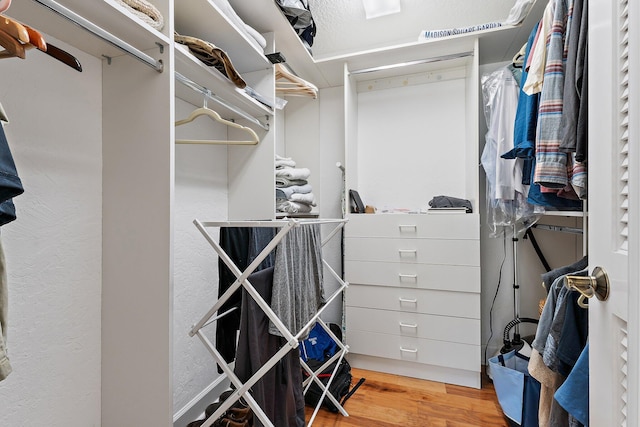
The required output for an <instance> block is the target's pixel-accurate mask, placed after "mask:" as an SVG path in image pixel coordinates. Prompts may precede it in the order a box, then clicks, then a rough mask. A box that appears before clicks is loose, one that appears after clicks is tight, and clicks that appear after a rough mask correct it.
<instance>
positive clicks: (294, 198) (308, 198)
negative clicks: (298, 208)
mask: <svg viewBox="0 0 640 427" xmlns="http://www.w3.org/2000/svg"><path fill="white" fill-rule="evenodd" d="M289 201H290V202H300V203H306V204H308V205H311V206H316V198H315V197H314V195H313V193H293V194H292V195H291V197H289Z"/></svg>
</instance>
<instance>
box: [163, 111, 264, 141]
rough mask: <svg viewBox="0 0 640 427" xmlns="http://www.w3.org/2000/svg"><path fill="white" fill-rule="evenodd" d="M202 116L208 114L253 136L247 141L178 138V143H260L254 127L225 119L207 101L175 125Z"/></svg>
mask: <svg viewBox="0 0 640 427" xmlns="http://www.w3.org/2000/svg"><path fill="white" fill-rule="evenodd" d="M200 116H208V117H210V118H212V119H214V120H215V121H217V122H220V123H223V124H225V125H227V126H230V127H233V128H236V129H240V130H242V131H244V132H247V133H248V134H249V135H250V136H251V139H250V140H247V141H229V140H215V139H176V144H218V145H256V144H258V142H260V138H259V137H258V134H256V133H255V131H254V130H253V129H251V128H250V127H247V126H242V125H240V124H238V123H234V122H232V121H229V120H225V119H223V118H222V117H220V114H218V113H217V112H215V111H214V110H211V109H210V108H207V105H206V103H205V106H204V107H202V108H197V109H195V110H193V111H192V112H191V114H189V117H187V118H186V119H182V120H178V121H177V122H176V123H175V125H176V126H180V125H184V124H186V123H189V122H192V121H194V120H195V119H196V118H197V117H200Z"/></svg>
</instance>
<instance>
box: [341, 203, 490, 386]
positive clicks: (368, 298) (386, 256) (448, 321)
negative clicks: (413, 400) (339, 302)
mask: <svg viewBox="0 0 640 427" xmlns="http://www.w3.org/2000/svg"><path fill="white" fill-rule="evenodd" d="M478 225H479V218H478V214H475V213H474V214H459V213H458V214H415V215H412V214H374V215H368V214H364V215H351V216H350V220H349V223H348V225H347V227H346V233H345V236H346V237H345V277H346V279H347V281H348V282H349V283H350V285H349V290H348V292H347V299H346V322H347V342H348V344H349V347H350V353H351V354H350V360H351V362H352V364H353V365H354V366H357V367H362V368H365V369H372V370H376V371H382V372H390V373H395V374H399V375H406V376H411V377H416V378H424V379H430V380H435V381H442V382H447V383H453V384H460V385H466V386H470V387H480V364H481V355H480V231H479V226H478Z"/></svg>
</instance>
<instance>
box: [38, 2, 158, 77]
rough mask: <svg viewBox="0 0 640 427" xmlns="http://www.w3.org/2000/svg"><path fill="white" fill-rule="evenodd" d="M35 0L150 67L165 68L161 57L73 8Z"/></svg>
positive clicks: (155, 68)
mask: <svg viewBox="0 0 640 427" xmlns="http://www.w3.org/2000/svg"><path fill="white" fill-rule="evenodd" d="M34 1H35V2H36V3H38V4H40V5H42V6H44V7H46V8H48V9H50V10H52V11H53V12H55V13H57V14H58V15H60V16H62V17H63V18H66V19H68V20H69V21H71V22H73V23H74V24H76V25H77V26H79V27H80V28H82V29H84V30H86V31H88V32H90V33H91V34H93V35H95V36H96V37H98V38H100V39H102V40H104V41H105V42H107V43H109V44H110V45H112V46H114V47H116V48H118V49H120V50H121V51H123V52H125V53H127V54H129V55H131V56H133V57H134V58H136V59H137V60H138V61H140V62H142V63H144V64H146V65H148V66H149V67H151V68H153V69H154V70H156V71H157V72H159V73H161V72H162V71H163V70H164V64H163V63H162V60H161V59H154V58H152V57H151V56H149V55H147V54H146V53H144V52H143V51H141V50H140V49H137V48H135V47H133V46H132V45H130V44H129V43H127V42H125V41H124V40H122V39H119V38H118V37H116V36H114V35H113V34H111V33H110V32H108V31H106V30H105V29H103V28H101V27H99V26H97V25H96V24H94V23H93V22H91V21H89V20H87V19H85V18H83V17H82V16H80V15H78V14H77V13H75V12H73V11H72V10H69V9H67V8H66V7H64V6H62V5H61V4H59V3H57V2H55V1H53V0H34Z"/></svg>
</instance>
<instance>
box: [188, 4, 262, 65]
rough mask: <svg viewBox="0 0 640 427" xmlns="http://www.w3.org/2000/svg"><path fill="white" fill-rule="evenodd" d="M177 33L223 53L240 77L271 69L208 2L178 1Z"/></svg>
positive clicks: (227, 20) (242, 32) (252, 46)
mask: <svg viewBox="0 0 640 427" xmlns="http://www.w3.org/2000/svg"><path fill="white" fill-rule="evenodd" d="M175 28H176V31H177V32H178V34H181V35H183V36H193V37H198V38H200V39H203V40H206V41H208V42H211V43H213V44H214V45H216V46H217V47H219V48H220V49H222V50H224V51H225V52H226V53H227V54H228V55H229V57H230V58H231V62H232V63H233V66H234V67H235V68H236V70H238V72H239V73H240V74H242V73H248V72H251V71H258V70H264V69H267V68H271V62H269V60H268V59H267V58H266V57H265V56H264V52H261V51H259V50H257V49H256V47H255V46H254V45H253V44H252V43H251V42H250V41H249V38H248V37H249V36H247V35H246V34H245V32H244V31H241V30H239V29H238V28H237V27H236V25H235V23H233V22H231V21H230V20H229V18H227V17H226V16H225V14H224V12H223V11H221V10H220V9H219V8H218V6H216V4H215V3H214V2H213V1H211V0H180V1H179V2H176V5H175Z"/></svg>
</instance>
